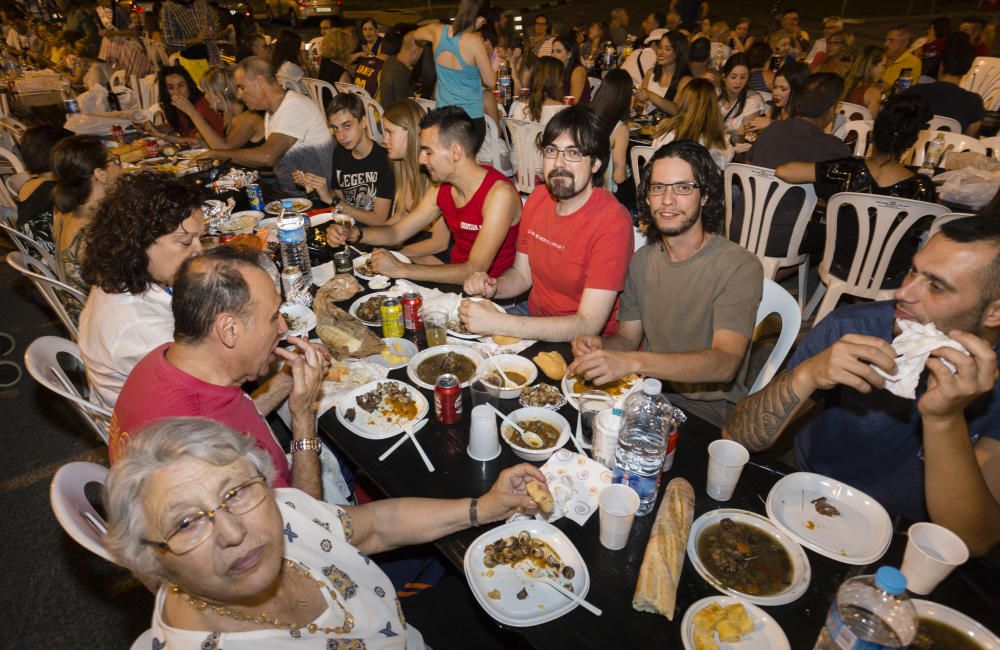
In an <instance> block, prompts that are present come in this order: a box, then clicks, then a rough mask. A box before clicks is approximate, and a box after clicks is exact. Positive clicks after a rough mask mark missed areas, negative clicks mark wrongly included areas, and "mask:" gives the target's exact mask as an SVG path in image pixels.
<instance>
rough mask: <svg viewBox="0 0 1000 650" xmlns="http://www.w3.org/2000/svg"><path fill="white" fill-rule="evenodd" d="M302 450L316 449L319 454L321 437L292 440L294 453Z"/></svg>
mask: <svg viewBox="0 0 1000 650" xmlns="http://www.w3.org/2000/svg"><path fill="white" fill-rule="evenodd" d="M300 451H315V452H316V453H317V454H318V453H319V452H320V446H319V438H302V439H301V440H292V453H293V454H294V453H296V452H300Z"/></svg>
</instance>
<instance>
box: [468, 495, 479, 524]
mask: <svg viewBox="0 0 1000 650" xmlns="http://www.w3.org/2000/svg"><path fill="white" fill-rule="evenodd" d="M478 507H479V499H477V498H476V497H472V501H470V502H469V521H470V522H471V523H472V527H473V528H476V527H478V526H479V510H478Z"/></svg>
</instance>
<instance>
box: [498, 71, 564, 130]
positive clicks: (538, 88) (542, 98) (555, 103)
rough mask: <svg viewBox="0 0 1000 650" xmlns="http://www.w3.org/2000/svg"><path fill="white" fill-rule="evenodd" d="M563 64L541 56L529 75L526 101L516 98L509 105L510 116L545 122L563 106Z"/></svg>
mask: <svg viewBox="0 0 1000 650" xmlns="http://www.w3.org/2000/svg"><path fill="white" fill-rule="evenodd" d="M564 69H565V66H563V63H562V61H560V60H559V59H557V58H555V57H551V56H543V57H541V58H540V59H538V65H536V66H535V71H534V73H533V74H532V75H531V95H530V97H528V101H527V102H523V101H520V100H518V101H517V102H516V103H515V104H514V105H513V106H512V107H511V117H513V118H514V119H517V120H528V121H531V122H539V123H540V124H543V125H544V124H545V123H547V122H548V121H549V120H551V119H552V116H553V115H555V114H556V113H558V112H559V111H561V110H562V109H563V108H564V105H563V101H562V100H563V70H564Z"/></svg>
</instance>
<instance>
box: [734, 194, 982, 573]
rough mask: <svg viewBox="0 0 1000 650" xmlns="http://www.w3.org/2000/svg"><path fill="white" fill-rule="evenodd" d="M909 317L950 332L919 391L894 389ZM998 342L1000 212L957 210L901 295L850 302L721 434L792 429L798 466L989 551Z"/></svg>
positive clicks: (924, 371)
mask: <svg viewBox="0 0 1000 650" xmlns="http://www.w3.org/2000/svg"><path fill="white" fill-rule="evenodd" d="M907 323H910V324H920V325H933V326H934V327H936V328H937V329H938V330H940V331H941V332H942V333H943V334H944V335H945V336H947V337H948V338H947V339H946V338H944V337H942V338H941V343H940V347H937V348H936V349H934V350H932V351H931V352H930V357H929V358H928V359H927V361H926V366H923V365H922V364H921V365H918V366H917V368H915V369H913V371H914V372H916V373H918V374H919V380H918V381H917V383H916V387H915V389H914V391H913V394H912V395H911V396H910V397H904V396H902V395H899V394H896V393H895V392H893V393H890V392H889V391H887V390H884V389H885V388H886V387H887V380H886V377H893V376H895V375H896V374H897V372H898V371H899V370H900V368H899V366H898V365H897V364H898V363H899V359H897V352H896V350H895V349H894V348H893V346H892V345H890V341H892V340H893V338H894V337H895V336H897V335H899V334H900V333H901V332H902V330H903V327H904V325H906V324H907ZM907 327H908V326H907ZM949 339H950V341H949ZM954 343H957V344H959V345H960V346H961V347H962V348H963V349H962V350H957V349H954V348H952V347H947V344H954ZM998 351H1000V221H998V220H997V217H996V214H995V213H990V214H983V215H979V216H974V217H967V218H964V219H956V220H953V221H950V222H948V223H945V224H944V225H943V226H942V227H941V231H940V232H938V233H937V234H935V235H933V236H931V238H930V239H929V240H928V241H927V244H926V245H925V246H924V247H923V248H922V249H920V250H919V251H918V252H917V254H916V255H915V256H914V257H913V263H912V266H911V267H910V272H909V274H908V275H907V276H906V279H905V280H904V281H903V285H902V286H901V287H900V288H899V289H897V290H896V293H895V296H894V297H893V300H883V301H878V302H865V303H862V304H856V305H850V306H846V307H842V308H841V309H837V310H835V311H834V312H833V313H831V314H830V315H829V316H827V317H826V318H824V319H823V320H822V321H821V322H820V323H819V324H818V325H817V326H816V327H814V328H813V329H812V331H811V332H809V335H808V336H806V337H805V338H804V339H803V340H802V342H801V343H800V344H799V346H798V348H797V349H796V350H795V353H794V354H793V355H792V358H791V359H790V360H789V362H788V368H787V370H785V371H784V372H782V373H780V374H779V375H777V376H776V377H775V378H774V379H772V380H771V382H770V383H769V384H768V385H767V386H765V387H764V388H763V389H761V390H759V391H757V392H756V393H754V394H753V395H751V396H750V397H748V398H746V399H745V400H743V401H742V402H741V403H740V404H739V405H738V406H737V407H736V410H734V411H733V414H732V416H731V417H730V418H729V422H727V423H726V426H725V428H724V429H723V431H722V436H723V437H724V438H731V439H733V440H738V441H739V442H741V443H743V444H744V445H746V446H747V447H748V448H749V449H750V450H751V451H760V450H763V449H767V448H768V447H770V446H771V445H773V444H774V443H775V442H776V441H777V440H778V438H779V437H780V436H781V435H782V433H783V432H785V431H790V432H792V435H794V437H795V464H796V465H797V466H798V467H799V469H801V470H803V471H807V472H817V473H820V474H823V475H824V476H829V477H831V478H832V479H834V480H838V481H844V482H845V483H848V484H850V485H852V486H854V487H855V488H857V489H859V490H862V491H864V493H865V494H867V495H869V496H870V497H871V498H872V499H874V500H877V501H878V503H881V504H882V505H883V506H885V509H886V510H887V511H888V512H889V514H890V516H893V517H895V516H896V515H902V516H904V517H906V518H907V519H910V520H913V521H933V522H934V523H937V524H939V525H941V526H944V527H946V528H949V529H951V530H952V531H954V532H955V534H957V535H958V536H959V537H961V538H962V539H963V540H964V541H965V543H966V545H968V547H969V551H970V552H971V553H972V554H973V555H984V554H986V553H988V552H989V551H990V550H991V549H992V548H993V547H994V546H995V545H996V544H997V542H998V541H1000V384H998V383H997V374H998V369H997V353H998Z"/></svg>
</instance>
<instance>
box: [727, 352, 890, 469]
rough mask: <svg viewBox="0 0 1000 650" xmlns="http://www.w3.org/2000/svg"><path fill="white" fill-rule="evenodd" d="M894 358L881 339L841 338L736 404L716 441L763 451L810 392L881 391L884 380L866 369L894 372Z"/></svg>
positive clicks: (806, 403)
mask: <svg viewBox="0 0 1000 650" xmlns="http://www.w3.org/2000/svg"><path fill="white" fill-rule="evenodd" d="M894 358H895V352H894V351H893V349H892V346H891V345H889V344H888V343H887V342H886V341H884V340H882V339H880V338H877V337H874V336H864V335H861V334H847V335H846V336H844V337H842V338H841V339H840V340H839V341H837V342H836V343H834V344H833V345H831V346H830V347H828V348H827V349H825V350H823V351H822V352H820V353H819V354H816V355H814V356H812V357H809V358H808V359H806V360H805V361H803V362H802V363H800V364H799V365H798V366H796V367H795V368H793V369H791V370H786V371H785V372H782V373H781V374H780V375H778V376H777V377H775V378H774V379H772V380H771V383H769V384H768V385H767V386H765V387H764V388H762V389H761V390H759V391H757V392H756V393H754V394H753V395H748V396H747V397H746V398H745V399H744V400H743V401H742V402H740V403H739V404H737V405H736V408H735V409H734V410H733V413H732V415H730V416H729V420H728V421H727V422H726V426H725V427H724V428H723V430H722V437H723V438H729V439H731V440H736V441H737V442H739V443H741V444H743V445H745V446H746V448H747V449H749V450H750V451H761V450H763V449H767V448H768V447H770V446H771V445H773V444H774V442H775V441H776V440H777V439H778V437H779V436H780V435H781V433H782V432H783V431H784V430H785V428H786V427H787V426H788V425H789V424H790V423H791V422H793V421H794V420H795V418H797V417H798V416H799V415H801V414H802V413H805V412H806V411H808V410H809V408H808V407H810V406H811V405H812V404H813V402H812V400H811V399H810V398H811V397H812V394H813V393H814V392H816V391H817V390H829V389H831V388H833V387H834V386H839V385H842V386H847V387H848V388H853V389H855V390H858V391H860V392H862V393H869V392H871V391H872V390H873V389H876V388H883V387H884V386H885V380H884V379H882V377H881V375H879V374H878V373H876V372H875V371H874V370H873V369H872V367H871V365H872V364H874V365H876V366H878V367H880V368H882V369H883V370H885V371H886V372H888V373H890V374H891V373H894V372H896V363H895V361H894Z"/></svg>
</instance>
